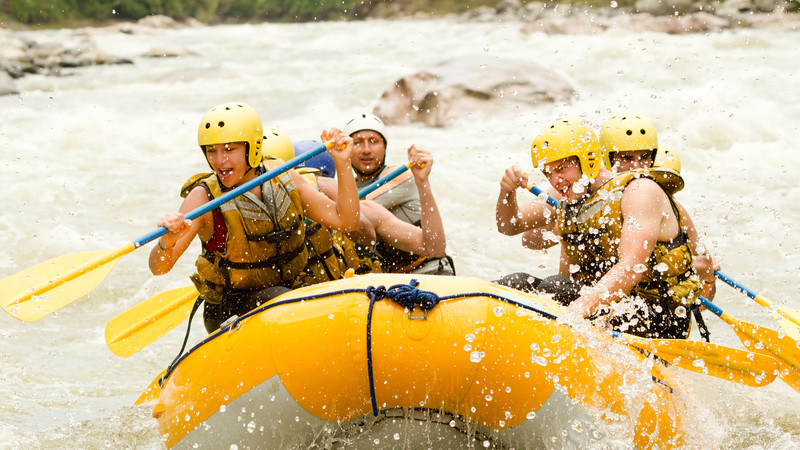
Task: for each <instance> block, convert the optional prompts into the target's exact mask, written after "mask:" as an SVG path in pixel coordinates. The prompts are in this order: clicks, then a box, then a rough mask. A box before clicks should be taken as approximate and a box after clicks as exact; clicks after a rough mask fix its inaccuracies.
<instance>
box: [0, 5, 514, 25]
mask: <svg viewBox="0 0 800 450" xmlns="http://www.w3.org/2000/svg"><path fill="white" fill-rule="evenodd" d="M497 1H498V0H406V1H401V0H0V21H2V22H3V23H6V22H16V23H20V24H23V25H29V26H39V27H52V26H72V25H77V24H84V23H108V22H113V21H120V20H127V21H135V20H138V19H140V18H142V17H145V16H147V15H151V14H162V15H166V16H170V17H172V18H174V19H176V20H181V19H187V18H189V17H194V18H196V19H198V20H200V21H202V22H211V23H215V22H262V21H284V22H290V21H309V20H336V19H342V18H349V19H358V18H363V17H365V16H367V15H368V14H370V13H373V12H376V10H377V12H382V13H383V14H391V13H395V14H407V13H413V12H415V11H430V12H431V13H433V14H441V13H446V12H459V11H465V10H467V9H469V8H474V7H477V6H480V5H491V6H495V5H496V4H497Z"/></svg>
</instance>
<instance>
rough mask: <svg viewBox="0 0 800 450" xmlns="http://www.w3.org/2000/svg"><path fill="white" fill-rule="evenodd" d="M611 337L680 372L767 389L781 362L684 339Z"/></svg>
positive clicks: (628, 335) (616, 333)
mask: <svg viewBox="0 0 800 450" xmlns="http://www.w3.org/2000/svg"><path fill="white" fill-rule="evenodd" d="M611 335H612V336H614V337H615V338H619V339H621V340H622V341H623V342H624V343H625V344H627V345H630V346H632V347H636V348H638V349H641V350H644V351H645V352H647V353H652V354H655V355H656V356H658V357H659V358H661V359H663V360H665V361H667V362H668V363H670V364H673V365H675V366H677V367H680V368H681V369H685V370H689V371H692V372H697V373H702V374H704V375H710V376H712V377H716V378H721V379H723V380H727V381H732V382H734V383H740V384H746V385H748V386H754V387H760V386H766V385H767V384H770V383H772V381H774V380H775V374H776V373H777V370H778V367H779V366H778V362H777V361H775V359H774V358H772V357H771V356H767V355H762V354H753V353H751V352H746V351H742V350H736V349H733V348H730V347H724V346H722V345H716V344H711V343H709V342H701V341H687V340H684V339H646V338H642V337H638V336H633V335H630V334H623V333H620V332H617V331H612V332H611Z"/></svg>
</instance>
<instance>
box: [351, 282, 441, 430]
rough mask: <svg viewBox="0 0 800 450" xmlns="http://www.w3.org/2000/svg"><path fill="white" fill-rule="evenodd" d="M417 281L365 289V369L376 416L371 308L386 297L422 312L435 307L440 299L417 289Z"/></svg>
mask: <svg viewBox="0 0 800 450" xmlns="http://www.w3.org/2000/svg"><path fill="white" fill-rule="evenodd" d="M417 286H419V281H417V280H416V279H412V280H411V281H410V282H409V283H408V284H395V285H394V286H392V287H390V288H389V289H386V288H385V287H383V286H378V287H374V286H369V287H367V289H366V294H367V297H369V311H368V312H367V371H368V373H369V397H370V402H371V403H372V415H373V416H375V417H378V401H377V400H376V399H375V378H374V375H373V373H372V309H373V306H374V305H375V303H376V302H378V301H380V300H383V299H384V298H388V299H389V300H392V301H393V302H395V303H397V304H398V305H400V306H402V307H403V308H405V309H406V310H408V311H413V310H414V308H415V307H418V308H419V309H421V310H422V311H424V312H426V313H427V312H428V311H430V310H431V309H433V308H435V307H436V305H438V304H439V301H440V300H441V299H440V298H439V296H438V295H436V293H435V292H431V291H423V290H421V289H417Z"/></svg>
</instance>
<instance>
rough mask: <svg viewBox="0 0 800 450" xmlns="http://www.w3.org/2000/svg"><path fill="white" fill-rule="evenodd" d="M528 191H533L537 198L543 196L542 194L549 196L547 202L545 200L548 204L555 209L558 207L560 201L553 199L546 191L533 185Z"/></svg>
mask: <svg viewBox="0 0 800 450" xmlns="http://www.w3.org/2000/svg"><path fill="white" fill-rule="evenodd" d="M528 190H529V191H531V192H532V193H533V195H535V196H537V197H538V196H540V195H542V194H545V195H547V200H545V201H546V202H547V204H548V205H550V206H552V207H553V208H556V207H558V200H556V199H554V198H553V197H551V196H550V195H549V194H547V193H545V192H544V191H542V190H541V189H539V188H538V187H536V186H533V185H531V187H529V188H528Z"/></svg>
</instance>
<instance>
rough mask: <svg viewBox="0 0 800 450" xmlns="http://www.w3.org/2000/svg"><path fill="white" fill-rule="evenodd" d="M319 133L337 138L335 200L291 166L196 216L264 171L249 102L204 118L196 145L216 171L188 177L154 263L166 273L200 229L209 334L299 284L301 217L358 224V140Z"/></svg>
mask: <svg viewBox="0 0 800 450" xmlns="http://www.w3.org/2000/svg"><path fill="white" fill-rule="evenodd" d="M321 137H322V139H323V140H324V141H331V142H332V143H333V144H334V145H333V148H332V149H331V150H329V152H330V154H331V156H332V157H333V160H334V162H335V165H336V169H337V171H338V172H339V174H340V176H339V177H338V183H339V184H338V189H339V192H340V195H339V197H338V200H337V201H335V202H334V201H332V200H330V199H328V198H327V197H326V196H325V195H323V194H321V193H319V192H318V191H316V190H315V189H313V188H312V187H311V186H309V185H308V183H307V182H306V181H304V180H303V178H302V177H301V176H300V175H299V174H298V173H297V172H296V171H294V170H290V171H289V172H288V173H283V174H281V175H279V176H277V177H275V178H273V179H272V180H270V181H268V182H266V183H264V184H262V185H258V186H256V187H254V188H253V189H251V190H249V191H248V192H246V193H245V194H243V195H240V196H238V197H235V198H234V199H233V200H231V201H229V202H227V203H224V204H222V205H221V206H220V207H219V208H217V209H214V210H212V211H210V212H208V213H206V214H204V215H202V216H200V217H198V218H196V219H194V220H191V221H190V220H186V219H185V217H184V214H185V213H187V212H189V211H191V210H194V209H196V208H198V207H200V206H202V205H203V204H205V203H207V202H209V201H210V200H212V199H213V198H216V197H218V196H220V195H222V193H224V192H225V191H228V190H230V189H233V188H235V187H237V186H239V185H241V184H243V183H246V182H247V181H249V180H252V179H253V178H255V177H257V176H258V175H260V174H261V173H264V172H265V171H266V169H265V167H264V165H263V164H262V143H263V139H264V136H263V128H262V125H261V119H260V118H259V117H258V114H257V113H256V111H255V110H254V109H253V108H252V107H250V106H249V105H246V104H243V103H226V104H222V105H219V106H217V107H215V108H212V109H211V110H209V111H208V112H207V113H206V114H205V116H203V119H202V120H201V122H200V126H199V128H198V143H199V145H200V149H201V150H202V151H203V155H204V156H205V158H206V161H207V163H208V165H209V167H211V170H212V171H213V173H210V174H201V175H199V176H195V177H193V178H192V179H190V180H189V181H188V182H187V183H186V184H185V185H184V189H183V190H182V195H183V196H184V197H185V199H184V201H183V204H182V205H181V207H180V209H179V210H178V212H175V213H170V214H167V215H166V216H164V217H163V218H162V219H161V220H160V221H159V223H158V224H159V225H160V226H163V227H165V228H167V229H168V230H169V231H170V232H169V233H167V234H165V235H164V236H162V237H161V238H160V239H159V241H158V245H156V246H155V247H154V248H153V250H152V251H151V253H150V260H149V264H150V270H151V271H152V272H153V274H154V275H161V274H164V273H167V272H169V271H170V270H171V269H172V267H173V266H174V265H175V262H176V261H177V260H178V258H179V257H180V256H181V255H182V254H183V253H184V252H185V251H186V249H187V248H188V247H189V244H190V243H191V242H192V241H193V240H194V238H195V236H199V237H200V240H201V242H202V246H203V251H202V253H201V255H200V257H199V258H198V259H197V262H196V267H197V273H195V274H194V275H193V276H192V281H193V282H194V283H195V286H196V287H197V289H198V291H199V292H200V298H201V299H202V300H204V302H205V309H204V313H203V317H204V321H205V325H206V329H207V330H208V331H209V332H211V331H213V330H215V329H216V328H218V327H219V325H220V324H221V323H222V322H223V321H225V320H226V319H228V318H229V317H231V316H234V315H241V314H243V313H246V312H247V311H249V310H251V309H252V308H254V307H256V306H258V305H259V304H261V303H263V302H264V301H266V300H268V299H269V298H272V297H274V296H275V295H277V294H280V293H282V292H285V291H286V290H289V289H292V288H294V287H297V286H298V283H299V281H298V280H300V279H302V277H303V276H304V270H305V268H306V265H307V262H308V254H307V250H306V247H305V245H304V243H305V236H304V232H305V224H304V218H305V216H308V217H309V218H310V219H312V220H313V221H315V222H318V223H321V224H323V225H326V226H329V227H331V228H335V229H339V230H342V231H350V230H352V229H354V228H355V227H356V226H357V225H358V222H359V206H358V205H359V204H358V191H357V189H356V185H355V180H354V178H353V177H352V176H351V175H350V150H351V148H352V143H353V140H352V138H350V137H349V136H347V135H345V134H343V133H342V132H341V131H340V130H338V129H335V128H332V129H330V130H326V131H323V132H322V136H321ZM342 174H344V175H342Z"/></svg>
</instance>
